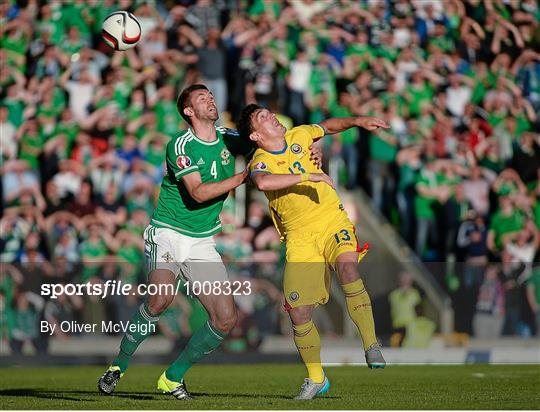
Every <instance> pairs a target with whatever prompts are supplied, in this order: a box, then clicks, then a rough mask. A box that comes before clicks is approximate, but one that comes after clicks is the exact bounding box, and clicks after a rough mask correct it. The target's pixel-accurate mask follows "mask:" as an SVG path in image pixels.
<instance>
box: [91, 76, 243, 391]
mask: <svg viewBox="0 0 540 412" xmlns="http://www.w3.org/2000/svg"><path fill="white" fill-rule="evenodd" d="M177 107H178V111H179V113H180V114H181V115H182V117H183V118H184V119H185V120H186V122H187V123H188V124H189V125H190V126H191V127H190V128H189V129H188V130H185V131H182V132H180V133H179V134H178V135H177V136H176V137H175V138H174V139H171V140H170V141H169V143H168V144H167V149H166V165H167V174H166V176H165V177H164V178H163V183H162V184H161V191H160V194H159V200H158V206H157V208H156V210H155V211H154V214H153V216H152V219H151V221H150V224H149V226H148V227H147V228H146V230H145V232H144V243H145V258H146V262H147V270H148V273H149V275H148V282H149V283H150V284H154V285H156V287H157V288H156V290H157V291H159V293H158V294H156V295H149V296H147V299H146V301H145V303H143V304H142V305H141V306H140V307H139V310H138V311H137V312H136V313H135V315H134V316H133V318H132V319H131V325H137V326H138V325H145V326H144V327H140V328H135V327H133V328H132V329H133V330H137V331H138V330H140V331H141V332H132V333H130V332H127V333H126V334H125V335H124V337H123V339H122V343H121V344H120V351H119V354H118V356H117V357H116V358H115V359H114V360H113V362H112V364H111V366H110V367H109V369H108V370H107V371H106V372H105V374H104V375H103V376H102V377H101V378H100V380H99V382H98V388H99V390H100V391H101V392H103V393H106V394H110V393H112V392H113V391H114V388H115V386H116V384H117V383H118V381H119V380H120V377H121V376H122V375H123V374H124V372H125V371H126V369H127V367H128V364H129V361H130V359H131V357H132V355H133V354H134V352H135V350H136V349H137V347H138V346H139V345H140V343H141V342H142V341H143V340H144V339H145V338H147V337H148V336H150V335H151V334H152V331H154V330H155V325H156V324H157V322H158V320H159V315H160V314H161V313H163V311H165V309H166V308H167V307H168V306H169V305H170V303H171V302H172V300H173V299H174V294H175V285H176V278H177V276H179V275H180V276H181V277H182V278H183V279H184V280H186V281H191V282H193V281H195V280H197V281H200V282H201V283H202V282H206V281H209V282H212V283H213V282H216V281H217V282H224V281H227V280H228V277H227V272H226V270H225V266H224V265H223V262H222V261H221V256H220V255H219V254H218V253H217V251H216V248H215V242H214V239H213V235H214V234H216V233H217V232H219V231H220V229H221V222H220V220H219V214H220V213H221V210H222V208H223V202H224V201H225V199H226V198H227V195H228V193H229V192H230V191H231V190H232V189H234V188H236V187H237V186H239V185H241V184H242V183H243V182H244V180H245V179H246V177H247V171H246V170H243V171H242V172H241V173H237V174H235V173H234V158H233V156H232V154H231V152H230V151H229V148H230V142H232V141H234V140H235V138H236V135H237V132H236V131H235V130H230V129H225V128H221V127H217V128H216V127H215V126H214V123H215V121H216V120H217V119H218V111H217V107H216V104H215V101H214V97H213V96H212V94H211V93H210V91H209V90H208V89H207V88H206V86H204V85H200V84H199V85H193V86H190V87H188V88H186V89H185V90H184V91H183V92H182V93H181V94H180V96H179V97H178V103H177ZM227 144H229V148H228V146H227ZM231 150H232V149H231ZM235 154H236V153H235ZM163 285H167V286H163ZM198 298H199V300H200V301H201V303H202V304H203V305H204V307H205V309H206V310H207V312H208V315H209V321H208V322H207V323H206V324H205V325H203V326H202V327H201V328H200V329H199V330H197V331H195V332H194V334H193V336H192V337H191V339H190V340H189V343H188V345H187V346H186V348H185V349H184V350H183V352H182V353H181V354H180V356H179V357H178V359H176V360H175V361H174V362H173V363H172V365H170V366H169V368H168V369H167V370H166V371H165V372H163V374H162V375H161V377H160V378H159V380H158V389H160V390H162V391H164V392H168V393H171V394H172V395H173V396H175V397H176V398H177V399H189V398H190V395H189V393H188V392H187V390H186V388H185V385H184V383H183V377H184V374H185V373H186V372H187V370H188V369H189V368H190V367H191V366H192V365H193V364H194V363H196V362H197V361H199V360H200V359H201V358H202V357H203V356H205V355H206V354H208V353H210V352H212V351H213V350H214V349H216V348H217V347H218V346H219V345H220V344H221V342H222V341H223V339H224V338H225V336H227V334H228V332H229V331H230V330H231V329H232V328H233V327H234V325H235V323H236V318H237V315H236V309H235V306H234V301H233V297H232V296H231V295H226V294H220V295H212V294H209V295H203V294H200V295H199V296H198ZM153 325H154V326H153Z"/></svg>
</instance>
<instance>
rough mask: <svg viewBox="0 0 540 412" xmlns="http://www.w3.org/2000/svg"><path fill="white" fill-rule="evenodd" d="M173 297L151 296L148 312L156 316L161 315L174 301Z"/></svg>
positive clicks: (164, 295)
mask: <svg viewBox="0 0 540 412" xmlns="http://www.w3.org/2000/svg"><path fill="white" fill-rule="evenodd" d="M173 299H174V296H173V295H166V294H163V295H151V296H149V297H148V310H149V311H150V313H151V314H152V315H154V316H157V315H161V314H162V313H163V312H164V311H165V309H167V308H168V307H169V305H170V304H171V302H172V301H173Z"/></svg>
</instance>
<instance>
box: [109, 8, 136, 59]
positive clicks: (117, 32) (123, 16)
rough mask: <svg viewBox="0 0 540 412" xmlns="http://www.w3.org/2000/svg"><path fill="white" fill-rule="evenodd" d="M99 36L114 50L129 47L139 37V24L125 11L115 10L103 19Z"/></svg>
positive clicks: (134, 43) (133, 44)
mask: <svg viewBox="0 0 540 412" xmlns="http://www.w3.org/2000/svg"><path fill="white" fill-rule="evenodd" d="M101 36H102V37H103V40H104V41H105V43H107V44H108V45H109V46H111V47H112V48H113V49H114V50H127V49H131V48H132V47H133V46H135V45H136V44H137V42H138V41H139V40H140V38H141V25H140V24H139V21H138V20H137V19H136V18H135V16H134V15H133V14H131V13H129V12H127V11H116V12H114V13H112V14H109V15H108V16H107V18H106V19H105V20H104V21H103V26H102V29H101Z"/></svg>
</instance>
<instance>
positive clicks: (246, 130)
mask: <svg viewBox="0 0 540 412" xmlns="http://www.w3.org/2000/svg"><path fill="white" fill-rule="evenodd" d="M260 109H263V107H262V106H259V105H258V104H248V105H247V106H246V107H244V108H243V109H242V112H241V113H240V118H239V119H238V124H237V125H236V129H237V130H238V132H239V133H240V137H241V138H242V139H244V140H247V141H249V140H250V139H249V135H250V134H251V133H253V126H252V125H251V116H252V115H253V113H255V112H256V111H257V110H260Z"/></svg>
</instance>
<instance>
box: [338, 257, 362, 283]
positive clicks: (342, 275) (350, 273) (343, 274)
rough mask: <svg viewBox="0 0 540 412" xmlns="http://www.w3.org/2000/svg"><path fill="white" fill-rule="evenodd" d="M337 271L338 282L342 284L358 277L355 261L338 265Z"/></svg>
mask: <svg viewBox="0 0 540 412" xmlns="http://www.w3.org/2000/svg"><path fill="white" fill-rule="evenodd" d="M338 273H339V279H340V283H341V284H342V285H346V284H348V283H352V282H355V281H356V280H358V279H360V275H359V274H358V265H357V264H356V263H350V262H347V263H343V264H340V265H338Z"/></svg>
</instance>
